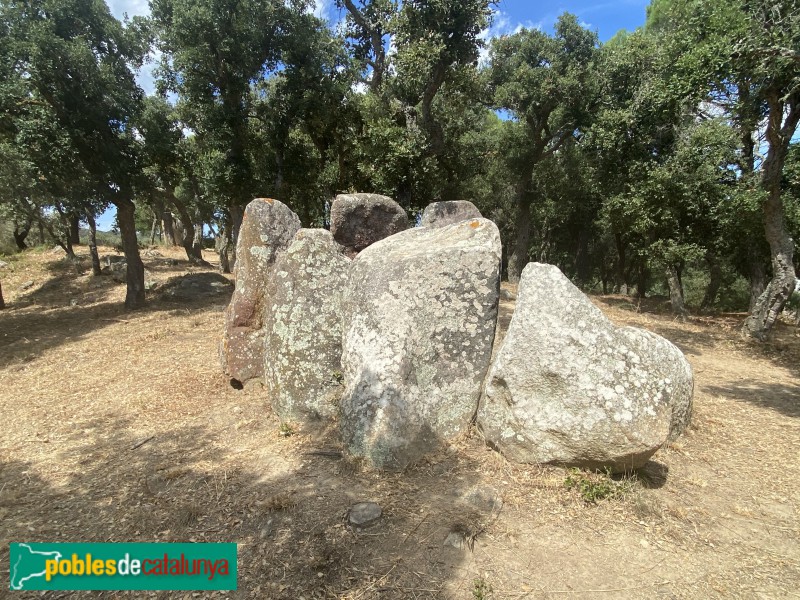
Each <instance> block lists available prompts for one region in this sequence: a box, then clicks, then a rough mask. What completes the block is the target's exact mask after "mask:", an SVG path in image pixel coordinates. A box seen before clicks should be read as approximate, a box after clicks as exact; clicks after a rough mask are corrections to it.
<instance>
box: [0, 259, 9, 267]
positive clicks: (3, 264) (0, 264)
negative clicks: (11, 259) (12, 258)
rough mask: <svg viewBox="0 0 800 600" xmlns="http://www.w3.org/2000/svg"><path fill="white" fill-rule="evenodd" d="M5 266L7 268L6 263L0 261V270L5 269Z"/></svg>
mask: <svg viewBox="0 0 800 600" xmlns="http://www.w3.org/2000/svg"><path fill="white" fill-rule="evenodd" d="M7 266H8V263H7V262H3V261H2V260H0V269H5V268H6V267H7Z"/></svg>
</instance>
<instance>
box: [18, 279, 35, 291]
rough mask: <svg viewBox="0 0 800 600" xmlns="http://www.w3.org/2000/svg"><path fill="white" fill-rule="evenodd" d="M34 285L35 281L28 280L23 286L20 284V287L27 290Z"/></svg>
mask: <svg viewBox="0 0 800 600" xmlns="http://www.w3.org/2000/svg"><path fill="white" fill-rule="evenodd" d="M34 285H36V282H35V281H26V282H25V283H23V284H22V285H21V286H19V289H20V290H22V291H25V290H27V289H30V288H32V287H33V286H34Z"/></svg>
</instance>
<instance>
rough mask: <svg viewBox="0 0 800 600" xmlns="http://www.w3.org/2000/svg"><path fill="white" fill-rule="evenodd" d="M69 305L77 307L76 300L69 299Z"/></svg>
mask: <svg viewBox="0 0 800 600" xmlns="http://www.w3.org/2000/svg"><path fill="white" fill-rule="evenodd" d="M69 305H70V306H78V299H77V298H71V299H70V301H69Z"/></svg>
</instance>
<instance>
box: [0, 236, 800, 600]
mask: <svg viewBox="0 0 800 600" xmlns="http://www.w3.org/2000/svg"><path fill="white" fill-rule="evenodd" d="M81 251H85V249H81ZM159 252H160V253H161V254H162V255H163V256H160V257H159V256H151V257H145V262H146V264H147V265H148V267H149V268H150V270H151V271H152V273H153V277H154V278H155V279H156V280H157V281H159V282H160V284H161V285H160V286H159V287H158V288H156V290H155V291H154V292H151V293H150V301H149V304H148V307H147V308H146V309H145V310H142V311H138V312H133V313H127V312H124V311H123V309H122V308H121V302H122V298H123V294H124V285H121V284H115V283H113V282H111V281H110V279H109V278H107V277H103V278H99V279H96V278H93V277H92V276H91V275H90V273H89V272H88V271H87V269H88V261H87V260H86V258H85V257H84V258H83V259H82V261H81V262H80V263H79V264H77V265H75V264H73V263H70V262H67V261H64V260H61V259H60V258H59V256H58V255H55V254H52V253H48V252H45V253H42V252H38V251H29V252H28V253H26V254H24V255H18V256H14V257H10V258H8V257H7V258H5V259H4V260H6V261H8V262H9V266H8V267H6V268H5V269H0V281H2V285H3V291H4V294H5V297H6V301H7V302H8V303H9V304H10V307H9V308H8V309H7V310H5V311H2V312H0V390H1V391H0V410H2V417H3V420H4V422H5V427H4V428H3V431H2V434H0V524H1V525H0V576H2V578H3V580H4V582H3V583H2V584H0V590H2V589H7V588H6V585H7V584H6V583H5V582H7V581H8V575H7V574H8V543H9V542H10V541H42V542H45V541H188V540H192V541H235V542H238V544H239V590H238V591H237V592H233V593H225V594H223V593H218V594H217V596H216V597H232V598H286V599H290V598H291V599H299V598H306V599H308V600H310V599H312V598H352V599H366V598H378V599H389V598H392V599H394V598H468V599H469V598H474V599H481V598H484V599H486V598H509V599H512V598H575V597H600V598H717V597H718V598H722V597H741V598H783V597H789V598H792V597H800V541H799V540H800V491H798V490H799V489H800V360H798V359H800V337H798V330H797V329H796V328H793V327H790V326H787V325H782V326H781V328H780V330H779V331H778V336H777V338H776V341H774V342H772V343H770V344H768V345H760V346H755V345H750V344H747V343H745V342H742V341H741V340H740V339H739V338H738V335H737V328H738V324H739V322H740V321H741V318H742V315H723V316H719V317H714V318H695V319H692V320H691V321H690V322H689V323H687V324H681V323H678V322H675V321H673V320H672V319H671V317H669V316H668V315H667V314H666V313H665V312H664V310H663V308H664V307H663V306H658V305H657V303H651V304H648V305H645V306H638V305H637V304H635V303H632V302H631V301H630V300H628V299H627V298H623V297H598V298H596V302H597V303H598V305H599V306H600V307H601V308H602V309H603V310H604V311H605V312H606V314H607V315H609V317H611V318H612V319H613V320H614V321H615V322H617V323H624V324H633V325H638V326H642V327H646V328H648V329H652V330H653V331H656V332H658V333H660V334H662V335H664V336H666V337H667V338H669V339H670V340H672V341H673V342H675V343H676V344H677V345H678V346H680V347H681V349H683V351H684V352H685V353H686V354H687V356H688V358H689V360H690V361H691V363H692V365H693V367H694V369H695V374H696V396H695V407H696V411H695V418H694V424H693V426H692V428H691V430H690V431H689V432H688V433H687V435H685V436H684V437H683V438H682V439H681V440H680V441H679V442H678V443H676V444H673V445H671V446H670V447H668V448H664V449H662V450H661V451H659V452H658V453H657V454H656V455H655V457H654V460H653V461H651V462H650V463H649V464H648V466H647V468H646V469H645V470H644V471H643V472H641V473H639V474H638V475H637V476H636V477H632V478H629V479H627V480H625V481H622V482H618V485H619V487H620V489H622V490H623V492H624V493H622V494H621V495H620V496H618V497H615V498H610V499H606V500H601V501H598V502H597V503H596V504H591V503H586V502H584V500H583V499H582V497H581V496H580V494H579V492H578V491H577V490H576V489H568V488H567V486H566V485H565V481H566V480H567V479H568V478H570V477H571V478H573V479H576V478H581V477H584V476H582V475H580V474H577V475H576V474H571V473H569V472H567V471H564V470H562V469H556V468H538V467H520V466H515V465H512V464H509V463H507V462H505V461H504V460H503V458H502V457H500V456H499V455H497V454H496V453H494V452H493V451H491V450H489V449H487V448H486V447H485V445H484V444H483V443H482V441H481V439H480V436H479V435H478V434H477V433H475V434H473V435H472V436H471V437H469V438H467V439H464V440H463V441H462V442H461V443H459V444H458V445H457V447H455V448H452V449H450V450H448V451H446V452H443V453H442V454H440V455H438V456H436V457H433V458H432V459H431V460H429V461H427V462H425V463H424V464H421V465H418V466H417V467H415V468H413V469H411V470H410V471H409V472H407V473H405V474H402V475H396V474H393V475H387V474H377V473H369V472H363V471H362V470H360V469H359V468H358V467H357V466H355V465H353V464H351V463H350V462H348V461H347V460H346V459H342V458H339V457H337V456H336V455H335V454H333V455H330V454H320V453H317V454H314V453H313V451H315V450H320V449H322V450H326V451H328V450H335V449H336V443H335V437H333V436H327V437H326V436H318V437H315V438H312V437H310V436H306V435H303V434H302V433H298V434H296V435H291V436H283V435H281V431H280V428H279V424H278V421H277V420H276V419H275V417H274V416H273V415H272V414H271V413H270V408H269V402H268V400H267V398H266V397H265V393H264V391H263V390H262V389H259V388H258V387H257V386H251V387H247V388H246V389H244V390H241V391H237V390H234V389H233V388H231V387H230V385H228V381H227V380H226V379H225V378H224V377H223V376H222V374H221V373H220V371H219V368H218V362H217V351H216V344H217V340H218V337H219V334H220V327H221V315H222V310H223V308H224V305H225V304H226V302H227V300H228V293H222V294H218V295H211V296H206V297H204V298H199V299H197V300H194V301H179V300H176V299H170V298H169V297H168V295H167V294H165V293H164V292H163V291H159V290H160V289H161V290H163V289H164V287H168V286H166V285H165V284H166V282H167V281H168V280H169V279H170V278H171V277H179V276H182V275H184V274H186V273H187V272H188V271H191V270H193V269H190V268H189V267H188V265H187V263H186V262H184V261H183V260H181V258H182V257H181V253H180V252H179V251H177V250H171V249H170V250H163V249H160V250H159ZM104 253H105V254H111V253H113V250H111V249H104ZM207 258H208V259H209V260H213V257H212V255H210V254H209V255H208V256H207ZM170 259H178V260H177V261H176V260H170ZM194 270H195V271H199V270H201V269H194ZM30 281H33V282H34V285H33V286H32V287H29V288H28V289H27V290H20V286H21V285H22V284H23V283H26V282H30ZM512 310H513V305H511V304H509V303H504V305H503V307H502V318H501V320H502V321H503V322H505V323H507V321H508V319H509V318H510V315H511V311H512ZM284 433H285V432H284ZM142 442H144V443H142ZM585 477H589V479H592V480H593V481H596V482H598V485H599V484H607V483H608V482H607V480H605V479H604V477H601V476H585ZM476 490H477V491H479V492H482V495H483V496H487V495H488V496H489V497H490V499H491V497H493V496H494V497H495V498H494V499H495V500H498V499H499V498H502V507H501V506H500V502H495V503H494V505H492V503H491V502H488V503H487V502H480V501H478V502H472V501H471V500H470V499H474V498H475V497H476V496H481V494H475V493H474V492H475V491H476ZM362 500H373V501H376V502H378V503H379V504H380V505H381V506H382V507H383V511H384V513H383V517H382V520H381V522H380V523H379V524H378V525H376V526H374V527H372V528H370V529H367V530H365V531H362V532H358V531H352V530H350V529H349V528H348V527H347V524H346V514H347V509H348V507H349V506H351V505H352V504H353V503H355V502H358V501H362ZM451 531H459V532H462V533H464V534H465V536H466V538H467V541H468V542H470V543H469V544H467V547H465V548H464V549H457V548H453V547H451V546H445V545H443V542H444V540H445V539H446V538H447V536H448V533H449V532H451ZM469 546H471V548H470V547H469ZM3 593H4V592H2V591H0V595H2V594H3ZM6 593H8V592H6ZM9 594H10V593H9ZM69 595H70V594H68V593H61V594H53V595H52V596H51V597H66V596H69ZM96 595H97V596H101V597H134V596H136V597H142V595H143V594H142V593H141V592H138V593H122V592H116V593H112V592H106V593H97V594H96ZM28 596H29V597H32V596H33V594H32V593H29V594H28ZM151 596H157V597H160V598H171V597H192V594H188V593H186V594H183V595H177V596H176V593H172V594H170V593H161V594H155V593H152V594H151ZM198 596H200V594H195V595H194V597H198ZM14 597H26V594H17V595H15V596H14Z"/></svg>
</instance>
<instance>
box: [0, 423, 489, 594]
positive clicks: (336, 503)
mask: <svg viewBox="0 0 800 600" xmlns="http://www.w3.org/2000/svg"><path fill="white" fill-rule="evenodd" d="M234 421H235V419H232V420H230V421H228V422H226V423H221V424H219V426H218V427H207V426H197V425H175V426H174V427H170V428H165V429H161V430H158V431H153V432H152V434H151V435H147V434H146V433H145V434H142V432H141V429H140V428H139V427H138V426H137V423H136V422H135V421H133V420H131V419H130V418H127V417H118V416H114V415H113V414H109V415H106V416H101V417H90V418H86V419H82V420H81V419H75V420H74V421H72V422H71V427H70V428H69V430H68V431H67V432H66V433H64V434H59V433H56V432H50V435H51V438H52V439H49V441H48V442H47V443H46V444H45V441H44V440H35V441H26V442H25V444H26V445H27V444H37V446H36V448H35V450H34V453H35V454H36V456H37V459H36V462H35V463H34V462H31V461H28V460H25V459H23V458H21V457H22V456H24V455H25V449H26V448H25V445H23V446H17V447H12V448H4V449H3V451H2V453H1V454H0V515H2V518H3V523H4V528H3V530H4V532H5V535H4V536H3V538H5V539H3V540H2V544H1V545H0V564H3V565H8V544H9V542H187V541H190V542H236V543H237V544H238V549H239V561H238V571H239V575H238V592H234V593H232V594H231V593H228V592H224V593H223V592H220V593H204V597H261V598H275V599H289V598H291V599H294V598H298V597H300V596H305V597H306V598H320V597H325V598H327V597H343V596H348V597H354V596H358V597H360V598H378V597H379V598H407V597H417V598H434V597H441V596H443V595H447V594H446V592H445V591H444V589H445V586H446V585H447V584H448V582H449V581H452V580H453V579H454V578H456V577H460V576H461V575H460V571H459V567H460V566H461V565H462V563H463V562H464V561H465V560H466V557H467V556H468V551H467V550H466V549H465V550H457V549H456V548H453V547H450V546H445V545H443V543H444V541H445V539H446V538H447V536H448V535H449V534H450V533H451V532H452V531H453V530H458V531H462V530H464V531H465V533H464V535H465V536H466V535H473V534H474V535H478V534H479V532H481V531H483V528H484V527H485V521H487V519H488V518H489V516H488V515H489V514H490V513H491V511H492V507H487V500H486V498H487V497H491V495H492V492H491V490H489V491H488V492H486V493H484V491H483V489H482V488H481V489H478V488H475V486H474V483H475V479H476V478H477V467H478V465H476V464H473V461H472V459H469V458H466V457H464V456H461V455H459V454H456V453H452V452H450V453H447V452H445V453H443V454H440V455H438V456H436V457H433V458H429V459H426V460H424V461H422V462H420V463H419V464H418V465H417V466H416V467H414V468H411V469H408V470H407V471H406V472H404V473H402V474H387V473H376V472H371V471H362V470H360V469H359V468H358V467H357V466H356V465H355V464H354V463H352V462H350V461H348V460H346V459H343V458H340V457H338V456H337V455H336V453H335V452H329V453H327V454H315V453H313V452H312V449H313V448H312V447H309V448H307V451H306V452H305V453H303V452H302V451H299V452H295V453H294V459H295V460H289V458H291V457H289V455H288V454H287V452H286V451H287V450H288V449H289V448H290V447H292V446H295V445H296V444H295V442H294V441H293V440H291V439H288V440H286V441H285V442H284V446H283V447H272V448H268V450H271V451H267V452H262V453H260V454H258V453H257V454H255V455H248V456H245V457H236V456H235V455H234V454H232V453H231V452H230V448H229V447H228V446H227V443H228V442H229V440H230V438H231V436H234V435H235V431H237V427H238V425H240V424H238V425H237V423H235V422H234ZM273 425H274V423H262V424H261V425H260V426H270V427H271V426H273ZM238 430H240V429H238ZM263 433H266V432H263ZM306 442H307V440H306ZM316 444H318V445H323V446H324V447H326V448H331V447H333V446H334V445H335V444H336V442H335V440H334V439H332V438H320V439H317V440H316ZM289 454H291V453H289ZM40 470H43V471H40ZM472 473H475V475H472ZM360 501H375V502H377V503H379V504H380V506H381V507H382V509H383V514H382V516H381V518H380V520H379V522H378V523H377V524H375V525H373V526H371V527H369V528H366V529H362V530H360V529H358V528H354V527H351V526H350V525H349V523H348V520H347V514H348V509H349V507H350V506H352V505H353V504H355V503H357V502H360ZM478 543H480V539H478ZM4 570H5V569H4ZM34 594H35V595H36V596H37V597H38V595H39V594H38V593H34V592H28V593H24V592H23V593H20V596H19V597H21V598H25V597H34ZM86 595H91V596H94V597H101V598H112V597H139V596H140V595H141V592H89V593H87V592H65V593H63V594H60V595H58V596H57V597H84V596H86ZM157 597H159V598H172V597H174V592H161V593H159V594H157Z"/></svg>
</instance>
